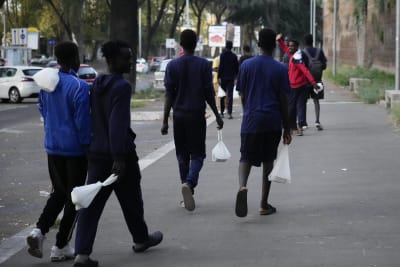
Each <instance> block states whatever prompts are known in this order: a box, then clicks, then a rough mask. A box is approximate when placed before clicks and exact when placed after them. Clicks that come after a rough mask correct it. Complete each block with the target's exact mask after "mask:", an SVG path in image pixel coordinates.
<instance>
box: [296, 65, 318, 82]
mask: <svg viewBox="0 0 400 267" xmlns="http://www.w3.org/2000/svg"><path fill="white" fill-rule="evenodd" d="M296 66H297V68H299V69H300V71H301V72H302V73H303V74H304V76H306V78H307V80H308V82H309V83H310V84H311V85H313V86H314V84H315V81H314V78H313V76H312V75H311V73H310V71H309V70H308V69H307V67H306V65H305V64H304V63H300V64H296Z"/></svg>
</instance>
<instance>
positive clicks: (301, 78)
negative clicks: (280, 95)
mask: <svg viewBox="0 0 400 267" xmlns="http://www.w3.org/2000/svg"><path fill="white" fill-rule="evenodd" d="M278 44H279V46H280V48H281V49H282V50H283V51H284V52H285V53H286V54H288V56H289V57H290V59H289V81H290V87H292V89H296V88H299V87H302V86H304V85H305V84H307V80H308V82H310V84H311V85H313V86H314V85H315V81H314V78H313V77H312V75H311V73H310V71H309V70H308V69H307V67H306V65H304V61H303V59H302V57H301V51H300V50H298V51H297V52H296V53H294V54H291V53H290V52H289V48H288V46H287V45H286V44H285V42H284V41H283V40H282V39H279V40H278Z"/></svg>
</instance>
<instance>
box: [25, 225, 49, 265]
mask: <svg viewBox="0 0 400 267" xmlns="http://www.w3.org/2000/svg"><path fill="white" fill-rule="evenodd" d="M44 239H45V237H44V235H43V234H42V231H40V229H39V228H34V229H33V230H32V232H31V233H30V234H29V235H28V237H27V238H26V242H27V243H28V246H29V248H28V253H29V254H31V255H32V256H33V257H36V258H42V257H43V241H44Z"/></svg>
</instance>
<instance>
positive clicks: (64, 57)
mask: <svg viewBox="0 0 400 267" xmlns="http://www.w3.org/2000/svg"><path fill="white" fill-rule="evenodd" d="M54 55H55V56H56V58H57V62H58V63H60V64H65V63H70V62H72V61H73V60H75V58H76V57H78V56H79V49H78V46H77V45H76V44H75V43H73V42H70V41H64V42H61V43H58V44H57V45H56V46H55V47H54Z"/></svg>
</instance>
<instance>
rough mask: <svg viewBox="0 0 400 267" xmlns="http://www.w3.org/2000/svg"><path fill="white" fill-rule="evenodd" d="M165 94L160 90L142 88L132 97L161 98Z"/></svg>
mask: <svg viewBox="0 0 400 267" xmlns="http://www.w3.org/2000/svg"><path fill="white" fill-rule="evenodd" d="M163 95H164V92H162V91H160V90H151V89H148V90H142V91H139V92H136V93H135V94H134V95H133V96H132V98H133V99H155V98H161V97H162V96H163Z"/></svg>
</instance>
